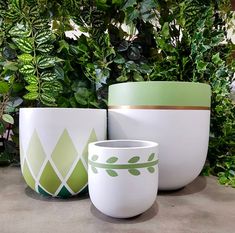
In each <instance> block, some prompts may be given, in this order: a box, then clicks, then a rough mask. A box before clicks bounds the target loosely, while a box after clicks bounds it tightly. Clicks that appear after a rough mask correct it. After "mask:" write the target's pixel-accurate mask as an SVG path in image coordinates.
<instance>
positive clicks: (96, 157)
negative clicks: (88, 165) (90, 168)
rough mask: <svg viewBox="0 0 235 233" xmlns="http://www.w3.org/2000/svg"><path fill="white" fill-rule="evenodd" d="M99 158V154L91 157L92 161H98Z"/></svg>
mask: <svg viewBox="0 0 235 233" xmlns="http://www.w3.org/2000/svg"><path fill="white" fill-rule="evenodd" d="M98 158H99V156H98V155H93V156H92V157H91V160H92V161H96V160H97V159H98Z"/></svg>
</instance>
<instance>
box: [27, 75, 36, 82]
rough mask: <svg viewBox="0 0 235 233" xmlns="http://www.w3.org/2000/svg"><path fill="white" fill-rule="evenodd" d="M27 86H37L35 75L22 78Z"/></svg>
mask: <svg viewBox="0 0 235 233" xmlns="http://www.w3.org/2000/svg"><path fill="white" fill-rule="evenodd" d="M24 79H25V81H26V82H27V83H28V84H38V78H37V77H36V76H35V75H29V76H26V77H24Z"/></svg>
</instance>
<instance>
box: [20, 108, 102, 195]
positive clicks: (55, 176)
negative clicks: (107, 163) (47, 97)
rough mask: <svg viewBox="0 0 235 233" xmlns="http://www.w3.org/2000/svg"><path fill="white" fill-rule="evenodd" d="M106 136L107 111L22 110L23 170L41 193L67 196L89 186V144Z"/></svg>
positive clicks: (21, 153) (21, 150)
mask: <svg viewBox="0 0 235 233" xmlns="http://www.w3.org/2000/svg"><path fill="white" fill-rule="evenodd" d="M104 139H106V110H100V109H72V108H71V109H69V108H67V109H66V108H23V109H20V159H21V170H22V174H23V176H24V179H25V181H26V183H27V184H28V186H29V187H31V188H32V189H33V190H35V191H36V192H38V193H41V194H44V195H48V196H54V197H62V198H66V197H69V196H72V195H76V194H78V193H80V192H81V191H83V190H84V189H85V188H86V187H87V183H88V176H87V158H88V144H89V143H90V142H94V141H97V140H104Z"/></svg>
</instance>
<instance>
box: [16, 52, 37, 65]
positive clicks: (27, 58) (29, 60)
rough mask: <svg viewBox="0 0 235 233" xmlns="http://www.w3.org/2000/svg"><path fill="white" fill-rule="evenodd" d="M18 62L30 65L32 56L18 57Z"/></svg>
mask: <svg viewBox="0 0 235 233" xmlns="http://www.w3.org/2000/svg"><path fill="white" fill-rule="evenodd" d="M18 58H19V60H20V61H21V62H23V63H30V62H31V61H32V60H33V56H32V55H31V54H28V53H24V54H21V55H19V56H18Z"/></svg>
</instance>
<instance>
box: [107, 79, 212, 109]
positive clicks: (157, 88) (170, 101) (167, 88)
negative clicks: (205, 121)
mask: <svg viewBox="0 0 235 233" xmlns="http://www.w3.org/2000/svg"><path fill="white" fill-rule="evenodd" d="M125 105H128V106H142V105H144V106H148V105H151V106H185V107H187V106H190V107H210V105H211V88H210V86H209V85H207V84H203V83H192V82H173V81H172V82H171V81H170V82H167V81H147V82H128V83H119V84H114V85H111V86H110V87H109V106H125Z"/></svg>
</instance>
